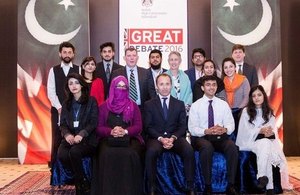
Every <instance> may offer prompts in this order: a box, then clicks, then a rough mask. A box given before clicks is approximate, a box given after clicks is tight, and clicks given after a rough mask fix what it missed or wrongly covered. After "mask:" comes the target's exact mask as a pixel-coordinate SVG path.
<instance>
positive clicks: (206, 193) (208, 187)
mask: <svg viewBox="0 0 300 195" xmlns="http://www.w3.org/2000/svg"><path fill="white" fill-rule="evenodd" d="M211 194H212V188H211V185H205V188H204V191H203V195H211Z"/></svg>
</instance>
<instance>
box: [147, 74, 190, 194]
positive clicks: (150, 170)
mask: <svg viewBox="0 0 300 195" xmlns="http://www.w3.org/2000/svg"><path fill="white" fill-rule="evenodd" d="M156 85H157V92H158V95H157V96H156V98H153V99H151V100H149V101H147V102H146V103H145V127H146V129H145V131H146V134H147V136H148V138H147V142H146V159H145V166H146V176H147V182H148V184H147V185H148V187H149V189H150V194H155V190H156V187H155V183H156V182H155V178H156V160H157V158H158V156H159V155H160V154H161V153H162V152H165V151H172V152H175V153H177V154H178V155H179V156H180V157H181V158H182V159H183V163H184V174H185V178H186V182H187V183H186V188H185V189H183V190H186V191H187V194H194V191H193V189H194V172H195V157H194V151H193V148H192V147H191V145H190V144H189V143H188V142H187V141H186V139H185V134H186V130H187V125H186V112H185V106H184V103H183V102H182V101H180V100H177V99H175V98H173V97H172V96H171V95H170V92H171V87H172V79H171V77H170V76H169V75H167V74H165V73H162V74H160V75H158V76H157V78H156Z"/></svg>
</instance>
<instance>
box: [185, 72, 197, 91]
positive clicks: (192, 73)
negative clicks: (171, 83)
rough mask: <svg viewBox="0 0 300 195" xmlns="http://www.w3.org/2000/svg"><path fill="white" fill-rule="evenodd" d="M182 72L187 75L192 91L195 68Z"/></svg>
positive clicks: (194, 80)
mask: <svg viewBox="0 0 300 195" xmlns="http://www.w3.org/2000/svg"><path fill="white" fill-rule="evenodd" d="M184 72H185V74H187V75H188V77H189V79H190V82H191V87H192V89H194V85H195V82H196V74H195V67H191V68H189V69H187V70H186V71H184Z"/></svg>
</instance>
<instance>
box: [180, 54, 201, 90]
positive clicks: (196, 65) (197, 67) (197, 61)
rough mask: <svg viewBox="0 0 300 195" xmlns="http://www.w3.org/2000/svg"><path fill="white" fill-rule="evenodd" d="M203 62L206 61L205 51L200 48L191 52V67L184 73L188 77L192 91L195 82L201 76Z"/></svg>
mask: <svg viewBox="0 0 300 195" xmlns="http://www.w3.org/2000/svg"><path fill="white" fill-rule="evenodd" d="M205 60H206V57H205V51H204V50H203V49H202V48H195V49H193V52H192V63H193V67H191V68H189V69H188V70H186V71H185V73H186V74H187V75H188V77H189V79H190V82H191V87H192V89H194V84H195V82H196V81H197V80H198V79H199V78H200V77H202V76H203V73H202V67H203V63H204V61H205Z"/></svg>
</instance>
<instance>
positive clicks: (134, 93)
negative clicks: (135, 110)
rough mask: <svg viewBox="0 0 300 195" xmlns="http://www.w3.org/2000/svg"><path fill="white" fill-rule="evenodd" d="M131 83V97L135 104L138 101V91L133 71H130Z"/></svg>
mask: <svg viewBox="0 0 300 195" xmlns="http://www.w3.org/2000/svg"><path fill="white" fill-rule="evenodd" d="M130 72H131V73H130V79H129V80H130V81H129V82H130V83H129V97H130V99H132V100H133V101H134V102H136V100H137V99H138V95H137V90H136V84H135V77H134V73H133V69H131V70H130Z"/></svg>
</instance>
